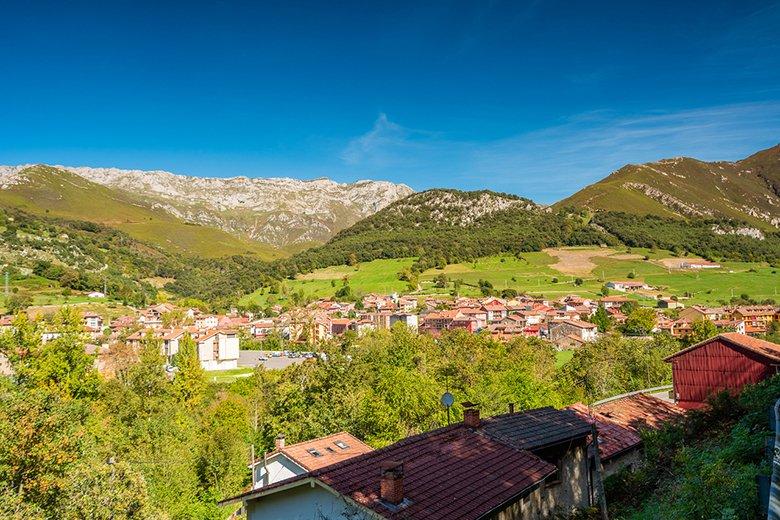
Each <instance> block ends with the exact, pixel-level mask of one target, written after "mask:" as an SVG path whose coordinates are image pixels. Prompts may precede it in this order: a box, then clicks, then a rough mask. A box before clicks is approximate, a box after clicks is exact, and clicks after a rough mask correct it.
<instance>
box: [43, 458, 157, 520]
mask: <svg viewBox="0 0 780 520" xmlns="http://www.w3.org/2000/svg"><path fill="white" fill-rule="evenodd" d="M57 517H58V518H62V519H64V520H80V519H82V518H90V519H93V520H122V519H126V520H131V519H132V520H156V519H159V518H165V515H163V514H161V512H160V511H157V510H156V509H155V508H154V507H153V506H152V505H151V500H150V498H149V495H148V492H147V489H146V482H145V481H144V478H143V475H141V474H140V473H139V472H138V471H136V470H134V469H133V468H132V467H131V466H130V465H129V464H128V463H126V462H114V461H113V460H109V461H108V462H105V461H95V460H93V461H83V462H81V463H79V464H77V465H76V466H75V467H74V468H73V469H72V470H71V471H69V472H68V474H67V476H66V478H65V487H64V489H63V490H62V494H61V495H60V498H59V501H58V505H57Z"/></svg>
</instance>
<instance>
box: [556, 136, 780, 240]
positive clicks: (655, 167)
mask: <svg viewBox="0 0 780 520" xmlns="http://www.w3.org/2000/svg"><path fill="white" fill-rule="evenodd" d="M570 206H573V207H580V208H588V209H590V210H594V211H596V210H600V211H624V212H628V213H636V214H652V215H658V216H662V217H676V218H692V217H693V218H728V219H736V220H739V221H743V222H746V223H748V224H749V225H751V226H754V227H757V228H760V229H764V230H776V229H777V227H779V226H780V145H778V146H775V147H773V148H769V149H767V150H763V151H761V152H758V153H756V154H754V155H752V156H750V157H748V158H746V159H743V160H741V161H737V162H712V163H708V162H704V161H699V160H696V159H691V158H687V157H681V158H675V159H664V160H661V161H658V162H654V163H647V164H629V165H626V166H624V167H623V168H621V169H619V170H617V171H616V172H614V173H612V174H611V175H609V176H608V177H606V178H605V179H603V180H601V181H599V182H597V183H595V184H592V185H590V186H588V187H586V188H584V189H582V190H580V191H579V192H577V193H575V194H574V195H572V196H571V197H568V198H566V199H564V200H562V201H560V202H558V203H557V204H555V206H554V207H555V208H563V207H570Z"/></svg>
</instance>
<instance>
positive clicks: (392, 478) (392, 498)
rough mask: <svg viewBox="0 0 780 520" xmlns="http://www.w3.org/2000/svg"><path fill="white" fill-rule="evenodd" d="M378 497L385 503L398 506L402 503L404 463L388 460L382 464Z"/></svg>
mask: <svg viewBox="0 0 780 520" xmlns="http://www.w3.org/2000/svg"><path fill="white" fill-rule="evenodd" d="M379 496H380V498H381V499H382V500H384V501H385V502H388V503H390V504H393V505H396V506H397V505H399V504H400V503H401V502H403V501H404V463H403V462H398V461H395V460H389V461H387V462H383V463H382V480H381V481H380V483H379Z"/></svg>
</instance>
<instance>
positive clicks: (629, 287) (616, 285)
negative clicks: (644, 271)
mask: <svg viewBox="0 0 780 520" xmlns="http://www.w3.org/2000/svg"><path fill="white" fill-rule="evenodd" d="M607 288H609V289H614V290H616V291H620V292H629V291H638V290H640V289H652V287H650V286H649V285H647V284H646V283H645V282H631V281H612V282H607Z"/></svg>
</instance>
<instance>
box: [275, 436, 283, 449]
mask: <svg viewBox="0 0 780 520" xmlns="http://www.w3.org/2000/svg"><path fill="white" fill-rule="evenodd" d="M275 443H276V449H277V450H281V449H282V448H284V434H283V433H280V434H279V435H277V436H276V441H275Z"/></svg>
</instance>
